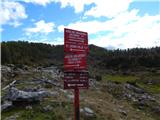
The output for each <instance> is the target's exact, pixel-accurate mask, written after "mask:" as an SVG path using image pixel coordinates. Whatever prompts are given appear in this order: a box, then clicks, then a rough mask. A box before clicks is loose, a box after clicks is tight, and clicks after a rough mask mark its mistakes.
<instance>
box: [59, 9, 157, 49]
mask: <svg viewBox="0 0 160 120" xmlns="http://www.w3.org/2000/svg"><path fill="white" fill-rule="evenodd" d="M64 27H66V28H71V29H78V30H82V31H86V32H88V33H89V35H90V36H91V35H94V36H96V37H95V38H94V39H90V40H89V43H90V44H96V45H99V46H101V47H107V46H114V47H116V48H133V47H152V46H160V34H159V33H158V32H159V30H160V15H155V16H149V15H147V14H146V15H145V16H138V10H132V11H130V12H123V13H120V14H118V15H117V16H116V17H114V18H113V19H111V20H107V21H105V22H100V21H88V22H82V21H78V22H76V23H71V24H69V25H67V26H64V25H61V26H59V27H58V30H59V31H63V29H64ZM101 32H103V35H101Z"/></svg>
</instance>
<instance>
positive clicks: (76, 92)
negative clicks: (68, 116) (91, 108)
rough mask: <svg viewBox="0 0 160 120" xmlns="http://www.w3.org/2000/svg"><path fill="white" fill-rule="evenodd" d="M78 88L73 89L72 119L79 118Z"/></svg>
mask: <svg viewBox="0 0 160 120" xmlns="http://www.w3.org/2000/svg"><path fill="white" fill-rule="evenodd" d="M79 112H80V111H79V89H78V88H75V89H74V120H80V113H79Z"/></svg>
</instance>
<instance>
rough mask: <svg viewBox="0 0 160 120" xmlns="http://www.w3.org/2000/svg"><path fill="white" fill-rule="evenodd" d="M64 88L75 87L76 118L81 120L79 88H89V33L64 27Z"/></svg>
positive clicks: (75, 119)
mask: <svg viewBox="0 0 160 120" xmlns="http://www.w3.org/2000/svg"><path fill="white" fill-rule="evenodd" d="M64 52H65V54H64V89H74V120H80V112H79V89H88V87H89V82H88V70H87V55H88V52H89V49H88V33H87V32H82V31H78V30H72V29H67V28H64Z"/></svg>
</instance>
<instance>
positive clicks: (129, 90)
mask: <svg viewBox="0 0 160 120" xmlns="http://www.w3.org/2000/svg"><path fill="white" fill-rule="evenodd" d="M105 87H106V88H107V91H108V92H109V93H111V94H112V95H113V96H114V97H116V98H118V99H126V100H128V101H129V102H131V103H132V104H133V105H136V106H137V107H138V108H139V109H145V108H148V109H150V111H152V112H154V113H156V114H157V113H158V114H160V104H159V103H158V102H157V101H156V99H155V97H154V96H153V95H150V94H149V93H147V92H146V91H145V90H143V89H141V88H139V87H138V86H134V85H131V84H128V83H124V84H120V83H115V82H108V83H107V85H106V86H105Z"/></svg>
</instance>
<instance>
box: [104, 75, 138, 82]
mask: <svg viewBox="0 0 160 120" xmlns="http://www.w3.org/2000/svg"><path fill="white" fill-rule="evenodd" d="M102 79H103V81H104V80H110V81H115V82H120V83H125V82H133V81H135V80H137V79H138V77H136V76H131V75H105V76H103V77H102Z"/></svg>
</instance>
